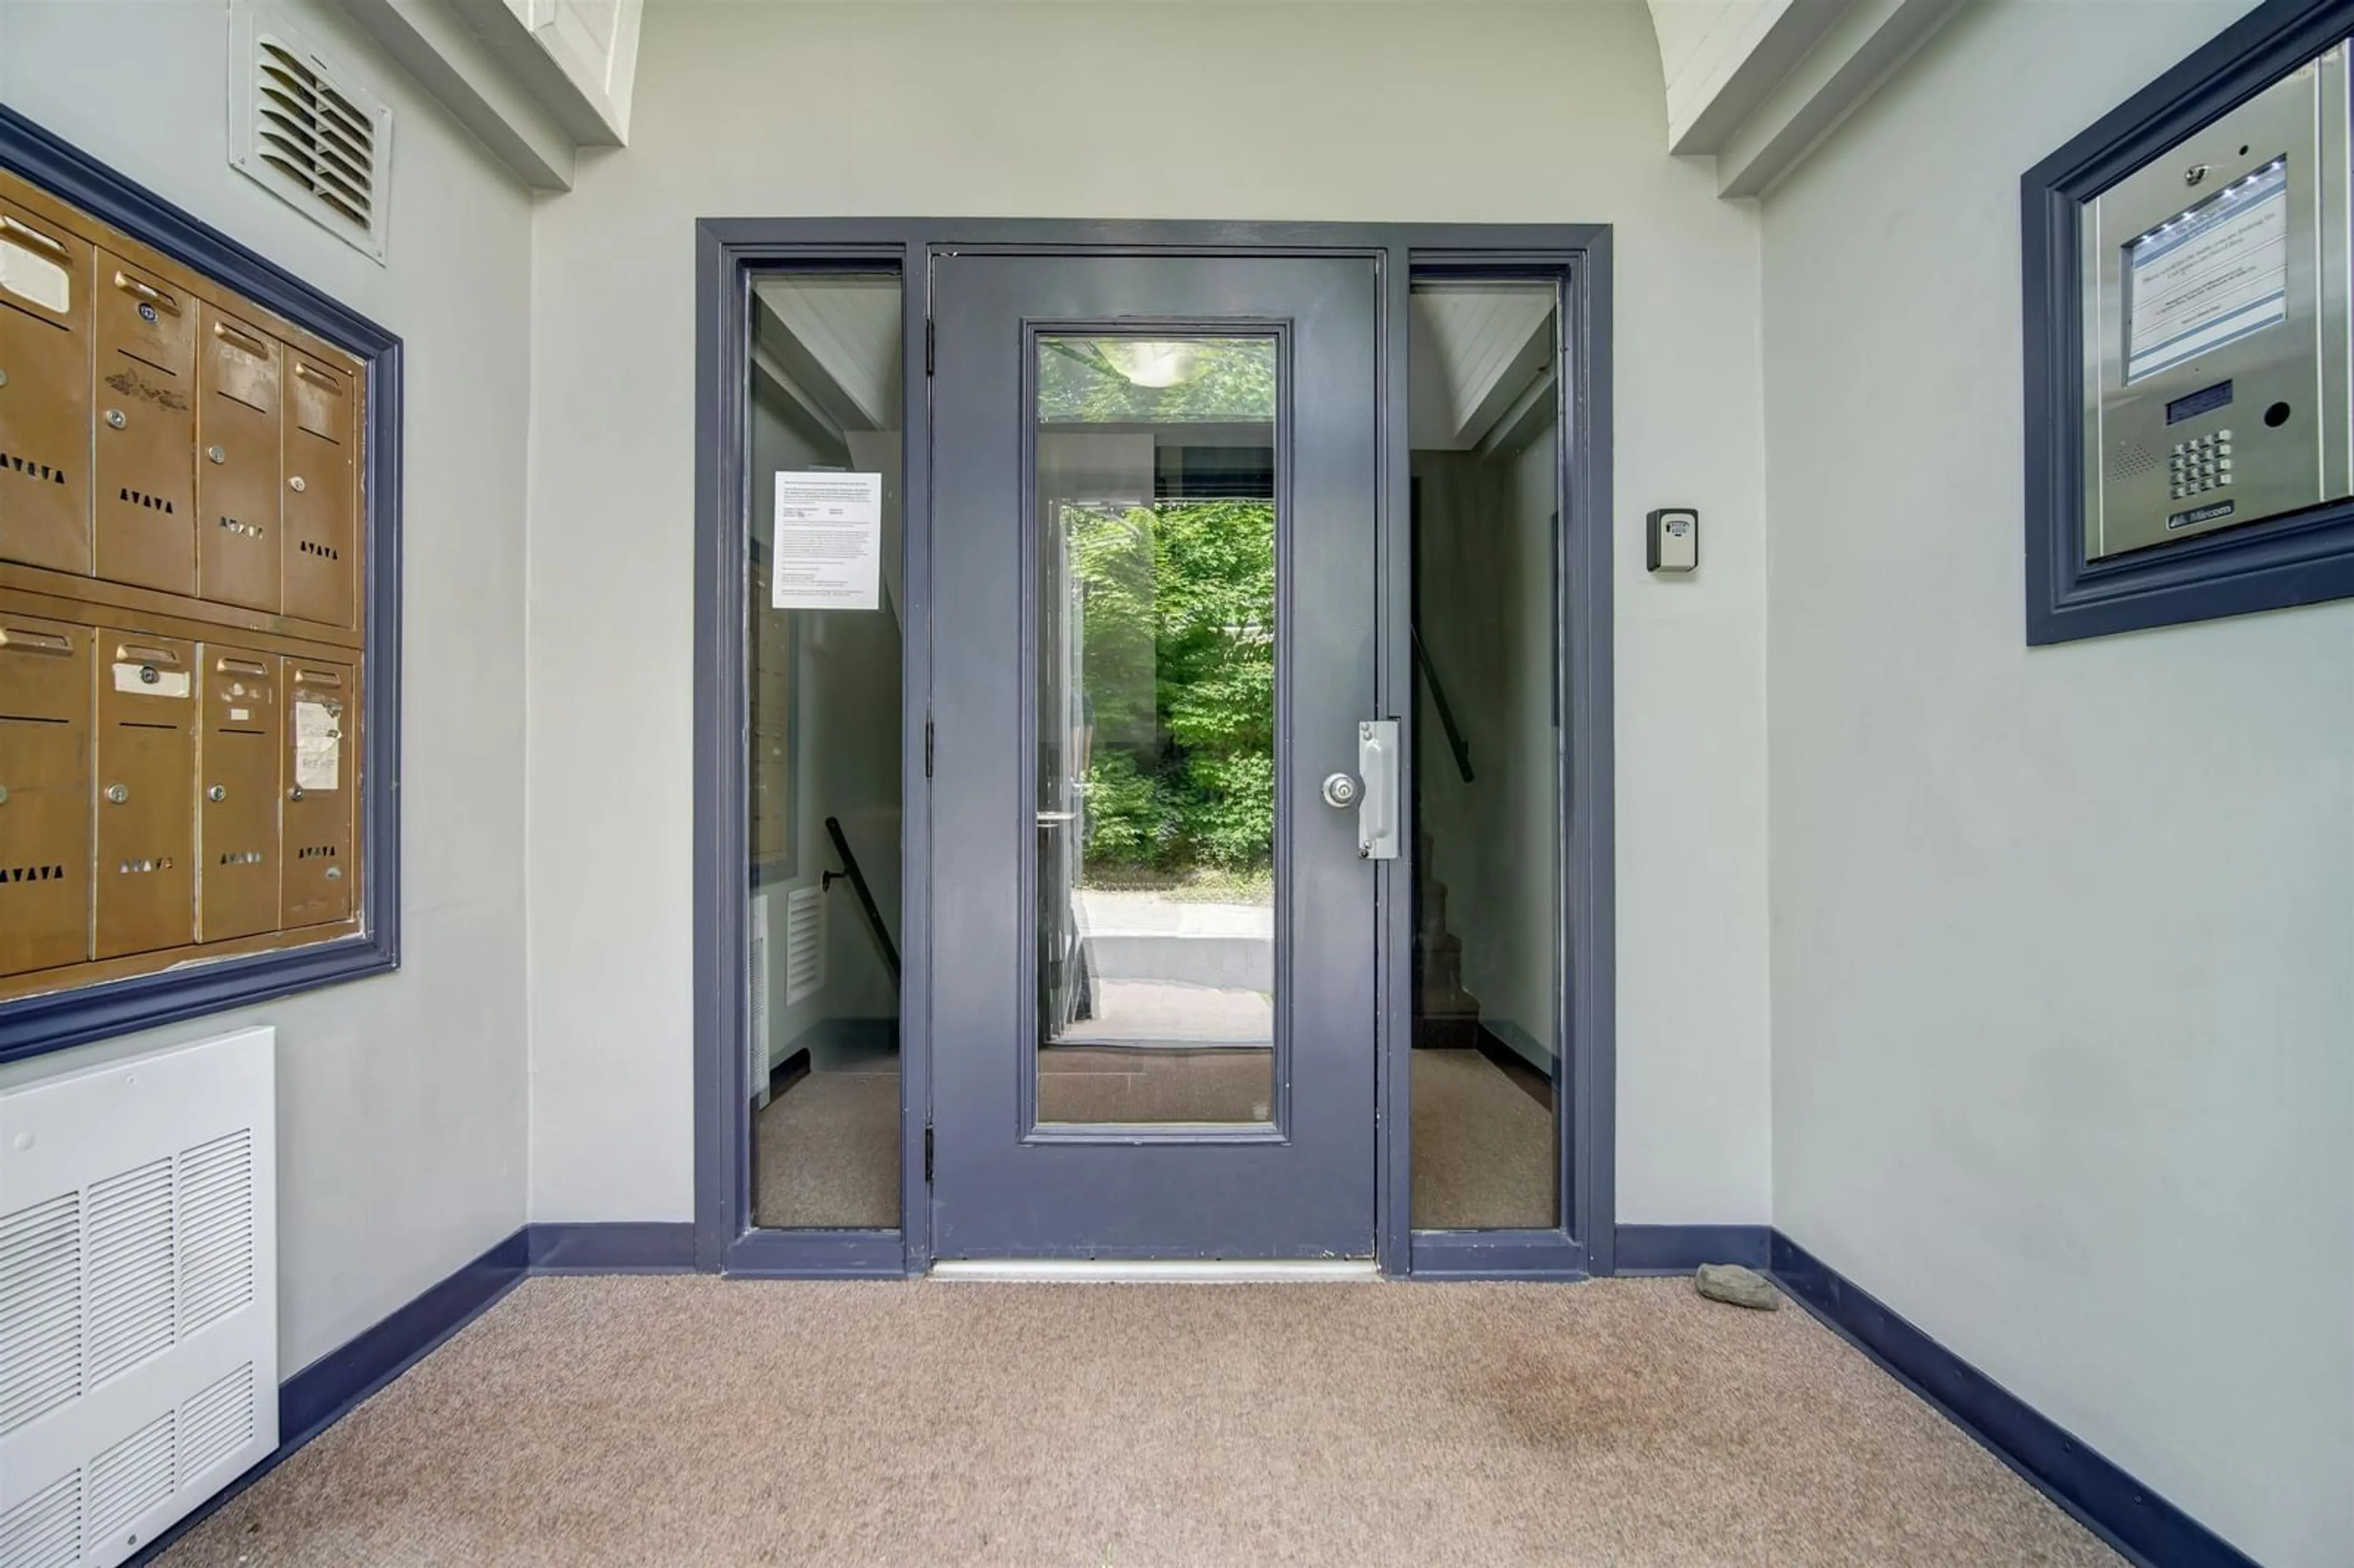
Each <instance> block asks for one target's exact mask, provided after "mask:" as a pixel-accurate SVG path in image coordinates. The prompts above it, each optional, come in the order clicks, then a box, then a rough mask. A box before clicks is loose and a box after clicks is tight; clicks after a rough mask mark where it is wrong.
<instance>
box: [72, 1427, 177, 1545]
mask: <svg viewBox="0 0 2354 1568" xmlns="http://www.w3.org/2000/svg"><path fill="white" fill-rule="evenodd" d="M172 1425H173V1416H172V1413H171V1412H170V1411H168V1410H167V1411H165V1412H164V1414H161V1415H159V1416H157V1417H156V1418H155V1419H154V1420H153V1421H151V1422H149V1423H148V1424H147V1425H144V1426H142V1427H141V1428H140V1429H139V1430H138V1431H136V1432H134V1433H133V1434H132V1435H131V1436H128V1437H126V1438H124V1439H123V1440H122V1442H120V1443H117V1444H116V1445H115V1446H113V1447H111V1448H109V1449H108V1450H107V1451H106V1452H105V1453H103V1454H101V1455H100V1456H99V1457H97V1458H95V1459H92V1460H91V1461H90V1537H91V1539H92V1540H95V1541H105V1540H107V1539H108V1538H109V1537H111V1536H113V1535H115V1534H117V1533H118V1532H120V1531H122V1528H123V1527H124V1526H126V1525H128V1524H131V1523H133V1522H134V1521H135V1520H137V1519H138V1518H139V1516H140V1515H141V1514H143V1513H145V1512H146V1511H147V1510H149V1509H152V1508H154V1506H155V1505H156V1504H157V1503H160V1502H163V1501H164V1500H165V1499H169V1498H170V1497H171V1495H172V1470H173V1466H172Z"/></svg>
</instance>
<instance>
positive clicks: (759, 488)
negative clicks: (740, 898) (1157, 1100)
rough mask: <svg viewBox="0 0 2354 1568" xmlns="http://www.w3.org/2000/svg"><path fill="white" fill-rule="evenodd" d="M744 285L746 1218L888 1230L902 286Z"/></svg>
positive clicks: (803, 278)
mask: <svg viewBox="0 0 2354 1568" xmlns="http://www.w3.org/2000/svg"><path fill="white" fill-rule="evenodd" d="M752 294H753V310H752V343H751V351H752V352H751V354H750V355H749V359H750V365H751V368H750V376H749V385H748V387H746V394H747V397H746V407H747V420H748V426H749V429H748V440H749V442H750V462H749V469H750V475H751V483H750V492H751V493H750V495H749V497H748V501H749V504H750V507H751V518H750V523H751V527H750V536H751V551H750V555H751V559H750V561H749V563H748V571H747V576H746V581H745V594H746V602H745V614H746V620H745V641H746V657H747V662H748V668H747V670H746V687H745V689H746V691H747V692H748V694H749V696H750V712H749V713H748V715H747V729H746V733H747V736H748V747H749V755H748V768H749V776H748V779H747V794H748V800H749V804H750V821H749V823H748V828H749V843H750V847H751V854H750V863H749V865H748V868H747V885H746V890H745V897H746V899H747V906H746V929H747V931H748V934H749V942H750V952H749V954H748V974H749V976H750V995H749V996H748V999H747V1012H748V1018H749V1020H750V1041H749V1049H748V1061H747V1067H748V1074H749V1088H750V1091H751V1104H750V1105H749V1107H748V1114H749V1115H750V1117H751V1118H752V1128H751V1131H752V1139H751V1143H752V1222H753V1224H756V1225H760V1226H763V1227H770V1228H774V1227H784V1226H812V1225H822V1226H886V1227H896V1225H897V1224H899V1151H900V1147H901V1144H900V1136H899V1124H900V1114H899V960H898V953H897V938H898V928H899V927H898V921H899V823H900V789H899V778H900V775H899V755H900V753H899V718H900V645H901V624H902V617H903V613H904V612H903V609H902V594H901V583H902V578H901V555H900V546H899V539H900V514H899V504H900V503H899V476H900V470H901V464H900V442H901V436H902V430H901V419H900V408H901V398H900V355H901V341H900V340H901V333H900V290H899V280H898V279H897V278H896V276H891V275H874V274H854V273H843V272H777V273H769V274H767V275H764V276H761V277H758V278H756V279H755V280H754V282H753V285H752ZM869 497H871V502H870V500H869V499H868V498H869Z"/></svg>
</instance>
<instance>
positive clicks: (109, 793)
mask: <svg viewBox="0 0 2354 1568" xmlns="http://www.w3.org/2000/svg"><path fill="white" fill-rule="evenodd" d="M106 798H107V799H108V800H111V801H113V802H114V803H115V804H116V805H118V806H120V805H121V804H122V802H124V801H125V800H129V799H131V791H130V790H129V789H126V788H125V787H123V786H122V785H120V784H109V785H108V786H107V787H106Z"/></svg>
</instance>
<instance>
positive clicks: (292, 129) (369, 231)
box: [228, 0, 392, 261]
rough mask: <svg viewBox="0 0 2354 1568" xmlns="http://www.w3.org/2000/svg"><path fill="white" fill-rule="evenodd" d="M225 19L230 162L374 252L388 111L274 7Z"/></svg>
mask: <svg viewBox="0 0 2354 1568" xmlns="http://www.w3.org/2000/svg"><path fill="white" fill-rule="evenodd" d="M229 19H230V21H229V26H230V37H231V42H230V46H229V47H230V50H231V53H230V56H229V58H230V62H231V63H230V82H229V111H228V112H229V163H230V164H232V165H233V166H235V167H236V168H238V169H240V170H242V171H243V172H244V173H246V174H248V175H251V176H252V177H253V178H255V179H256V180H259V181H260V182H261V183H262V184H263V185H268V186H269V187H270V189H271V190H273V191H275V192H277V193H278V194H279V195H280V196H282V197H284V198H285V199H286V200H287V201H289V202H291V203H292V204H293V205H294V206H295V207H298V208H300V209H301V210H302V212H303V213H305V214H307V215H308V216H309V217H311V218H312V219H313V221H315V222H317V223H318V224H320V225H321V226H322V227H323V228H327V229H329V230H331V231H332V232H334V233H335V234H338V235H340V236H342V237H343V238H345V239H346V240H348V241H350V242H351V243H352V244H353V245H354V246H355V247H357V248H358V249H362V250H365V251H366V252H367V253H368V254H369V255H370V256H373V257H375V258H376V260H379V261H381V260H384V249H385V247H384V241H385V203H386V201H387V196H388V193H389V191H390V188H391V185H390V181H391V166H392V115H391V112H390V111H388V110H387V109H386V108H385V107H384V105H383V104H382V103H380V102H378V101H376V97H375V96H374V95H373V94H371V93H369V92H368V91H367V90H366V89H365V88H363V87H361V86H360V85H359V83H358V82H357V81H355V79H353V76H352V74H351V73H350V72H349V71H347V70H345V69H344V68H343V67H342V66H341V65H339V64H337V63H336V62H334V61H333V60H331V59H328V58H326V57H324V56H323V55H321V54H320V52H319V51H318V50H317V49H315V48H312V47H311V45H310V43H309V41H308V40H306V39H305V38H304V37H302V33H301V32H300V31H298V30H297V29H296V28H295V27H293V26H292V25H291V24H290V22H289V20H288V18H287V17H285V16H281V15H280V14H279V13H278V12H277V11H276V10H275V9H274V8H268V7H263V6H259V5H253V4H250V3H249V0H231V5H230V7H229Z"/></svg>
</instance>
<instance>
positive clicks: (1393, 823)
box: [1357, 719, 1398, 860]
mask: <svg viewBox="0 0 2354 1568" xmlns="http://www.w3.org/2000/svg"><path fill="white" fill-rule="evenodd" d="M1397 730H1398V726H1397V720H1395V719H1367V720H1365V721H1364V722H1363V723H1362V724H1360V725H1358V726H1357V777H1358V778H1360V779H1363V780H1364V799H1363V800H1362V801H1361V802H1360V803H1359V804H1358V806H1357V853H1358V855H1359V856H1361V857H1362V858H1363V859H1365V860H1395V859H1397V856H1398V734H1397Z"/></svg>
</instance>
